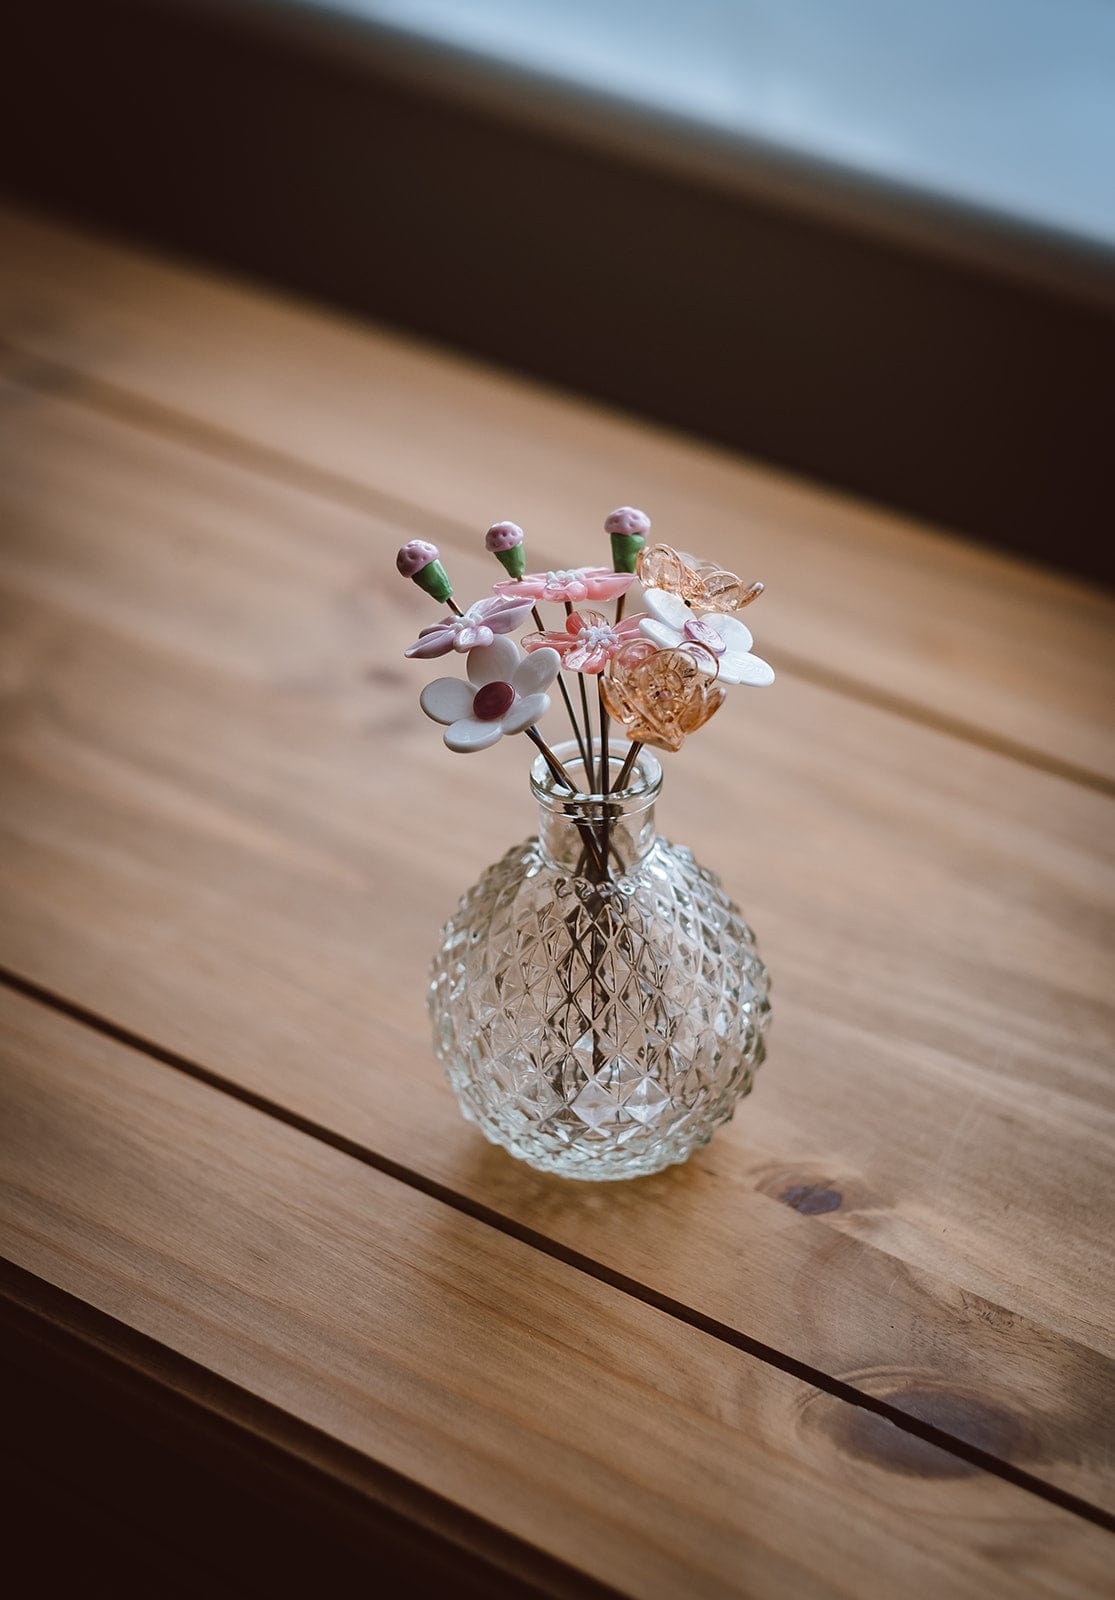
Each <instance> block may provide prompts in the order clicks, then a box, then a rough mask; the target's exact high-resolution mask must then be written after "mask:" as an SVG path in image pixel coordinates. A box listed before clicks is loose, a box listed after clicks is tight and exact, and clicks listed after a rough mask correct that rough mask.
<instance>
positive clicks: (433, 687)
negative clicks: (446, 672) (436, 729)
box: [418, 678, 476, 723]
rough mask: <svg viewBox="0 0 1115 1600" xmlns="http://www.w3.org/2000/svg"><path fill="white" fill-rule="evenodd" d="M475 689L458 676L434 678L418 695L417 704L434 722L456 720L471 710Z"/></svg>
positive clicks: (465, 715)
mask: <svg viewBox="0 0 1115 1600" xmlns="http://www.w3.org/2000/svg"><path fill="white" fill-rule="evenodd" d="M475 693H476V691H475V690H474V689H471V688H470V687H469V686H468V684H467V683H465V682H463V680H462V679H460V678H435V679H434V681H433V683H428V684H427V685H426V687H425V688H424V689H423V691H422V693H421V694H420V695H419V697H418V704H419V705H420V706H421V707H422V709H423V711H424V712H425V713H426V715H427V716H428V717H430V718H431V719H432V721H434V722H446V723H449V722H456V721H457V720H458V718H460V717H467V716H468V714H469V712H470V711H471V710H472V701H473V697H474V695H475Z"/></svg>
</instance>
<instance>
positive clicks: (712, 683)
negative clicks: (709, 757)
mask: <svg viewBox="0 0 1115 1600" xmlns="http://www.w3.org/2000/svg"><path fill="white" fill-rule="evenodd" d="M717 671H718V665H717V660H716V657H715V656H714V655H713V654H712V652H711V651H709V650H706V649H705V648H704V646H703V645H699V644H688V645H685V646H683V647H681V648H679V649H676V650H659V649H657V648H656V647H655V646H654V645H653V644H652V643H651V641H650V640H649V639H635V640H633V641H632V642H631V643H629V644H625V645H624V646H623V648H622V649H621V650H620V651H619V652H618V653H617V654H616V655H615V656H613V657H612V660H611V661H610V662H609V663H608V666H607V668H606V670H605V672H604V675H603V677H602V678H601V679H600V692H601V694H602V696H603V698H604V704H605V706H606V707H607V709H608V714H609V715H610V716H612V717H614V718H615V720H616V721H617V722H619V723H621V724H622V726H623V729H624V732H625V733H626V734H627V737H628V738H629V739H631V740H638V741H639V743H640V744H651V745H654V746H655V747H656V748H657V749H659V750H669V751H677V750H680V749H681V747H682V745H683V744H684V743H685V739H686V735H687V734H690V733H696V731H697V729H698V728H702V727H704V725H705V723H706V722H707V721H708V720H709V718H710V717H711V716H712V715H713V713H714V712H715V711H717V710H718V709H719V707H720V706H721V704H722V703H723V700H724V690H723V689H722V688H721V687H720V685H719V684H718V683H717V682H716V675H717Z"/></svg>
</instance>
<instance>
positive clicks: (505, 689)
mask: <svg viewBox="0 0 1115 1600" xmlns="http://www.w3.org/2000/svg"><path fill="white" fill-rule="evenodd" d="M514 701H515V691H514V689H513V688H512V687H511V685H510V684H509V683H486V684H485V685H484V687H483V688H482V689H477V691H476V698H475V700H474V701H473V702H472V714H473V716H474V717H475V718H476V719H477V721H478V722H495V721H496V720H497V719H498V718H499V717H502V716H503V715H505V713H506V712H508V711H510V710H511V707H512V705H513V704H514Z"/></svg>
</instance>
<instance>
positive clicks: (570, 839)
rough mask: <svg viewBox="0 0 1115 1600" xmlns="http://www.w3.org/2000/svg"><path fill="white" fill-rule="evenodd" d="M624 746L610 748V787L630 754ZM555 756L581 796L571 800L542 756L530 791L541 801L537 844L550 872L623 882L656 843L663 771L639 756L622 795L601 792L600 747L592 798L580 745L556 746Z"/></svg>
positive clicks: (651, 758)
mask: <svg viewBox="0 0 1115 1600" xmlns="http://www.w3.org/2000/svg"><path fill="white" fill-rule="evenodd" d="M629 748H630V747H629V745H628V744H627V741H626V740H618V739H617V740H613V741H611V743H610V744H609V747H608V755H609V773H610V776H611V780H612V782H614V781H615V779H616V778H617V777H618V775H619V772H620V769H621V768H622V766H623V763H624V760H625V758H626V756H627V754H628V750H629ZM554 754H555V755H556V756H557V758H558V760H559V761H560V762H561V764H562V766H563V767H564V769H565V771H566V772H567V773H568V774H569V777H570V779H571V780H572V782H573V784H574V786H575V787H576V789H577V790H578V791H580V792H579V793H577V794H575V795H571V794H570V793H569V790H568V789H566V788H565V787H564V786H562V785H561V784H559V783H558V782H557V780H556V779H555V778H554V776H553V774H552V773H551V771H550V769H549V767H548V766H547V764H546V761H545V759H544V758H543V757H542V756H539V757H538V759H537V761H535V763H534V765H533V767H532V768H531V775H530V786H531V789H532V790H533V792H534V797H535V799H536V800H537V801H538V839H539V844H540V846H541V849H542V855H543V858H544V859H545V861H546V862H547V864H548V865H549V866H552V867H560V868H561V869H562V870H563V871H567V872H575V873H577V874H578V875H579V876H586V877H591V878H597V879H599V878H602V877H605V876H607V877H613V878H615V877H621V876H622V875H623V874H624V873H625V872H629V871H630V870H631V868H632V867H634V866H636V865H637V864H638V863H639V862H640V861H641V860H642V859H643V857H644V856H645V855H646V854H647V852H648V851H649V850H650V848H651V845H652V844H653V843H654V838H655V829H654V803H655V801H656V800H657V798H658V792H659V790H660V789H661V787H662V768H661V766H660V765H659V762H658V760H657V758H656V757H655V756H654V755H653V754H652V753H651V752H650V751H648V750H642V751H640V752H639V756H638V758H637V760H636V762H635V765H634V767H633V768H632V769H631V772H630V774H629V776H628V778H627V781H626V784H625V787H624V788H623V789H622V790H621V791H616V792H612V793H609V794H607V795H605V794H603V793H602V792H601V782H600V760H599V747H596V748H594V750H593V762H594V767H595V776H596V780H597V781H596V784H595V785H594V788H595V790H596V792H588V791H589V785H588V781H587V779H586V775H585V765H584V762H583V760H582V758H581V756H580V753H579V751H578V748H577V745H576V744H575V743H574V742H572V741H570V742H569V743H568V744H562V745H558V746H557V747H556V748H555V750H554Z"/></svg>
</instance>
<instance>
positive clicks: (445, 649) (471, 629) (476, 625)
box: [403, 584, 530, 661]
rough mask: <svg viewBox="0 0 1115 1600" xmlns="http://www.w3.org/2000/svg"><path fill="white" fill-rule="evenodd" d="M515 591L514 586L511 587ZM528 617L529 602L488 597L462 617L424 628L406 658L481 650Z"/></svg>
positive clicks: (505, 597)
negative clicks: (453, 651)
mask: <svg viewBox="0 0 1115 1600" xmlns="http://www.w3.org/2000/svg"><path fill="white" fill-rule="evenodd" d="M510 587H511V588H514V587H515V586H514V584H512V585H511V586H510ZM529 614H530V600H529V599H527V598H526V597H525V596H524V597H523V598H522V599H521V600H516V599H513V598H511V597H509V596H507V595H502V594H499V595H489V596H488V597H487V598H486V599H484V600H477V602H476V604H475V605H471V606H469V608H468V610H467V611H466V612H465V614H464V616H463V617H455V616H449V617H442V619H441V621H440V622H432V623H431V624H430V626H429V627H428V628H423V629H422V632H421V633H420V634H419V635H418V638H417V640H416V641H415V643H414V644H412V645H411V646H410V648H409V649H408V650H404V651H403V654H404V655H405V656H411V657H417V659H418V660H420V661H428V660H429V659H430V657H431V656H445V655H448V654H449V652H450V650H458V651H460V652H461V653H462V654H463V653H464V651H466V650H482V649H484V647H485V646H486V645H490V644H491V642H492V640H493V639H494V638H495V636H496V634H497V633H514V631H515V629H516V628H519V627H521V626H522V624H523V623H524V622H525V621H526V619H527V617H528V615H529Z"/></svg>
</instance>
